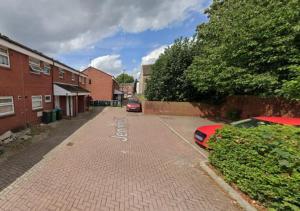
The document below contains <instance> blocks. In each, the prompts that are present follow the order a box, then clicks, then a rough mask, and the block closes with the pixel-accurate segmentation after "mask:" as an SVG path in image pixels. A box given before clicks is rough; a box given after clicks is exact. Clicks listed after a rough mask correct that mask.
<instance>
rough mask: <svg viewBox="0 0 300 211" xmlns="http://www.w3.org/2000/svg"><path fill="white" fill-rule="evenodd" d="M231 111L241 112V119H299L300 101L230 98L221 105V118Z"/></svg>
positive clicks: (250, 97) (252, 97)
mask: <svg viewBox="0 0 300 211" xmlns="http://www.w3.org/2000/svg"><path fill="white" fill-rule="evenodd" d="M232 109H239V110H241V112H242V113H241V117H242V118H248V117H253V116H288V117H300V101H288V100H285V99H283V98H261V97H257V96H230V97H227V99H226V101H225V103H224V104H223V105H222V107H221V110H220V113H221V116H222V117H225V116H226V113H227V112H228V111H229V110H232Z"/></svg>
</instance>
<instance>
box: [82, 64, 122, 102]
mask: <svg viewBox="0 0 300 211" xmlns="http://www.w3.org/2000/svg"><path fill="white" fill-rule="evenodd" d="M83 73H84V74H86V75H87V76H88V79H89V81H88V83H87V89H88V90H89V91H90V96H91V97H92V100H114V99H118V96H120V94H121V92H120V91H119V84H118V82H117V81H116V80H115V78H114V76H112V75H110V74H108V73H106V72H104V71H102V70H99V69H96V68H94V67H88V68H87V69H85V70H84V71H83Z"/></svg>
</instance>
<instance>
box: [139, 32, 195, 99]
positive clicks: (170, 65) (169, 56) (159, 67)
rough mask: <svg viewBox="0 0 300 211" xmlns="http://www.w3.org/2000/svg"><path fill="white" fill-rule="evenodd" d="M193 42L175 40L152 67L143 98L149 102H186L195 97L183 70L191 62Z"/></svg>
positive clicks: (193, 52)
mask: <svg viewBox="0 0 300 211" xmlns="http://www.w3.org/2000/svg"><path fill="white" fill-rule="evenodd" d="M194 54H195V49H194V41H191V40H189V39H187V38H180V39H177V40H175V42H174V44H173V45H171V46H170V47H168V48H167V49H166V50H165V51H164V53H163V54H161V55H160V57H159V58H158V60H157V61H156V62H155V64H154V65H152V67H151V68H152V73H151V77H150V80H148V81H147V86H146V90H145V96H146V98H147V99H149V100H166V101H187V100H193V99H195V98H196V97H197V95H196V93H195V89H194V88H193V86H192V85H191V83H189V82H188V81H187V79H186V76H185V74H184V72H185V70H186V69H187V67H188V66H190V64H191V63H192V61H193V56H194Z"/></svg>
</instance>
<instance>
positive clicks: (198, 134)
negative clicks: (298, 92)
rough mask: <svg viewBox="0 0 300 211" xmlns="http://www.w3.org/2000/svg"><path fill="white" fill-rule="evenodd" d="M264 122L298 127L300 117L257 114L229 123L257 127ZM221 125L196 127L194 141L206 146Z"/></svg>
mask: <svg viewBox="0 0 300 211" xmlns="http://www.w3.org/2000/svg"><path fill="white" fill-rule="evenodd" d="M266 124H281V125H290V126H296V127H300V118H290V117H265V116H259V117H253V118H250V119H245V120H241V121H237V122H233V123H231V125H233V126H235V127H243V128H249V127H257V126H259V125H266ZM222 127H223V125H221V124H216V125H207V126H201V127H198V128H197V129H196V131H195V133H194V139H195V142H196V143H197V144H198V145H200V146H201V147H204V148H207V147H208V140H209V138H210V137H211V136H212V135H214V134H215V132H216V130H217V129H220V128H222Z"/></svg>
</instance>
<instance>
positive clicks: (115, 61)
mask: <svg viewBox="0 0 300 211" xmlns="http://www.w3.org/2000/svg"><path fill="white" fill-rule="evenodd" d="M90 66H92V67H95V68H97V69H100V70H102V71H104V72H107V73H109V74H111V75H114V76H116V75H119V74H120V73H122V67H123V65H122V60H121V59H120V55H106V56H100V57H97V58H95V59H93V60H92V61H91V63H90Z"/></svg>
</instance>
